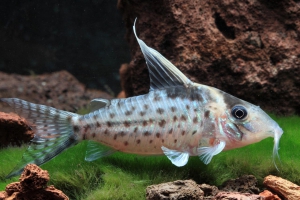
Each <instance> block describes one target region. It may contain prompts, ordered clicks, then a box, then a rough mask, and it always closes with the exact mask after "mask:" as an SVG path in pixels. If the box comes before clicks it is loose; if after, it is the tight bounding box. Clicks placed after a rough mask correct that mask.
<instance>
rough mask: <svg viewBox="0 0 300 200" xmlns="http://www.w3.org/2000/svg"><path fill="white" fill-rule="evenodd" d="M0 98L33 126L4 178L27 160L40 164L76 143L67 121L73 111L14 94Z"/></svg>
mask: <svg viewBox="0 0 300 200" xmlns="http://www.w3.org/2000/svg"><path fill="white" fill-rule="evenodd" d="M0 101H2V102H5V103H7V104H8V105H9V106H11V107H13V108H14V109H15V111H16V113H18V114H19V115H20V116H22V117H25V118H26V119H27V120H29V121H30V122H31V123H32V126H31V127H32V128H33V129H34V130H35V136H34V138H33V139H32V140H31V143H30V146H29V147H28V149H27V150H26V152H25V153H24V154H23V157H22V160H21V162H20V163H19V164H18V165H17V166H16V167H15V168H14V170H13V171H12V172H11V173H10V174H8V175H7V177H6V178H10V177H13V176H15V175H18V174H20V173H21V172H22V171H23V169H24V167H25V166H26V165H27V164H29V163H34V164H37V165H41V164H43V163H45V162H47V161H49V160H51V159H52V158H54V157H55V156H57V155H58V154H59V153H61V152H62V151H63V150H65V149H67V148H69V147H71V146H73V145H75V144H77V142H78V139H77V138H76V137H75V135H74V133H73V127H72V124H71V117H72V116H78V115H77V114H74V113H70V112H67V111H62V110H58V109H55V108H52V107H49V106H45V105H38V104H33V103H29V102H27V101H24V100H21V99H17V98H1V99H0Z"/></svg>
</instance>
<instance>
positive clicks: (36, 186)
mask: <svg viewBox="0 0 300 200" xmlns="http://www.w3.org/2000/svg"><path fill="white" fill-rule="evenodd" d="M49 179H50V178H49V174H48V171H46V170H42V169H41V168H39V167H38V166H37V165H35V164H28V165H27V166H26V167H25V169H24V171H23V173H22V174H21V177H20V182H14V183H10V184H8V185H7V186H6V189H5V192H0V200H2V199H3V200H4V199H5V200H21V199H22V200H68V199H69V198H68V197H67V196H66V195H65V194H64V193H63V192H62V191H60V190H58V189H56V188H55V187H54V186H53V185H51V186H48V187H47V182H48V181H49ZM1 198H2V199H1Z"/></svg>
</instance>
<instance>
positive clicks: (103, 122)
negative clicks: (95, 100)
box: [72, 90, 203, 155]
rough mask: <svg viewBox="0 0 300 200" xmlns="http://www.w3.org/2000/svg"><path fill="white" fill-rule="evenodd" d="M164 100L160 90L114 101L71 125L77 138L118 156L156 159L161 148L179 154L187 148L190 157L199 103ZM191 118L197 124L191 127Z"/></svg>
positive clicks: (184, 99) (198, 133) (197, 130)
mask: <svg viewBox="0 0 300 200" xmlns="http://www.w3.org/2000/svg"><path fill="white" fill-rule="evenodd" d="M168 96H169V95H168V90H161V91H159V92H158V91H155V92H150V93H149V94H146V95H141V96H137V97H131V98H127V99H115V100H112V101H111V104H110V105H109V106H107V107H104V108H102V109H100V110H96V111H94V112H92V113H89V114H86V115H84V116H81V117H75V118H73V120H72V121H73V124H74V127H80V129H79V130H80V131H77V134H78V137H79V138H81V139H87V140H95V141H98V142H101V143H103V144H106V145H107V146H110V147H112V148H114V149H117V150H119V151H122V152H127V153H139V154H141V152H142V154H154V155H157V154H161V153H162V150H161V148H160V147H161V146H162V145H164V146H166V147H168V148H172V149H178V150H179V149H180V148H181V147H182V145H183V144H184V145H186V144H188V145H187V147H186V148H187V149H186V150H187V151H189V152H191V153H192V152H193V148H195V147H197V144H196V143H195V141H196V140H195V138H199V137H201V128H202V127H201V126H199V124H198V123H199V120H201V119H200V118H199V116H198V115H199V114H198V113H199V107H201V102H199V101H196V100H194V101H192V100H190V99H191V98H187V97H180V96H178V97H175V98H170V97H168ZM195 117H198V120H197V123H193V120H192V119H194V118H195ZM174 119H175V120H174ZM200 124H201V123H200ZM202 124H203V123H202ZM86 127H89V128H86ZM193 138H194V139H193Z"/></svg>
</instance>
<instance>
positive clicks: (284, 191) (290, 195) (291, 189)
mask: <svg viewBox="0 0 300 200" xmlns="http://www.w3.org/2000/svg"><path fill="white" fill-rule="evenodd" d="M264 185H265V186H266V187H267V188H268V189H270V190H271V191H272V192H274V193H275V194H278V195H279V196H281V197H283V198H284V199H288V200H299V199H300V187H299V186H298V185H296V184H294V183H292V182H290V181H288V180H285V179H283V178H280V177H276V176H272V175H269V176H267V177H265V179H264Z"/></svg>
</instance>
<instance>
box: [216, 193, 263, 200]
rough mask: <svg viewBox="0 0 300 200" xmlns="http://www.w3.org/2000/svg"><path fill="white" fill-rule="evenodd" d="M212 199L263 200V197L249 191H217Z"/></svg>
mask: <svg viewBox="0 0 300 200" xmlns="http://www.w3.org/2000/svg"><path fill="white" fill-rule="evenodd" d="M214 200H263V197H261V196H259V195H257V194H249V193H239V192H219V193H218V194H217V195H216V196H215V198H214Z"/></svg>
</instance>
